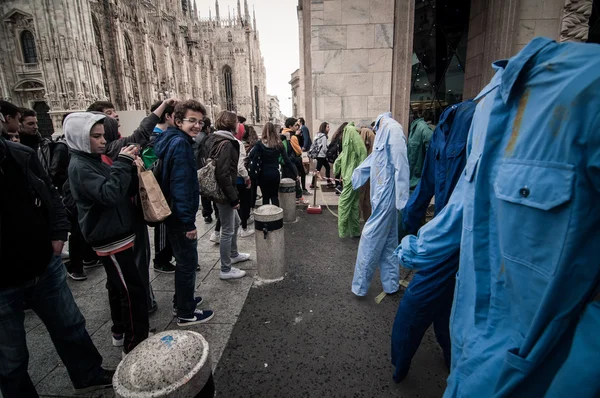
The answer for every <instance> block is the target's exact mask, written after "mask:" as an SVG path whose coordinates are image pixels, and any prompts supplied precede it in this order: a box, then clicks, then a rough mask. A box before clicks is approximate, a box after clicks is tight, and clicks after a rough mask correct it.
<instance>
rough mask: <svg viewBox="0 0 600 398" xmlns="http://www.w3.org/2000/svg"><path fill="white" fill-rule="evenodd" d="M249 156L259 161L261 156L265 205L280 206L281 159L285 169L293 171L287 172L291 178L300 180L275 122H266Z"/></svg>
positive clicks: (262, 188)
mask: <svg viewBox="0 0 600 398" xmlns="http://www.w3.org/2000/svg"><path fill="white" fill-rule="evenodd" d="M248 157H249V159H250V161H258V158H259V157H260V167H261V173H260V176H259V177H258V186H259V187H260V191H261V192H262V201H263V205H268V204H269V203H270V204H272V205H275V206H279V183H280V181H281V180H280V175H279V164H280V163H279V159H280V158H281V159H283V162H284V166H283V167H284V170H288V172H287V173H291V174H287V175H288V176H289V177H290V178H292V179H294V180H298V173H297V172H296V166H294V164H293V163H292V161H291V160H290V157H289V156H288V154H287V151H286V150H285V147H284V146H283V142H282V141H281V138H280V137H279V134H278V133H277V130H276V129H275V125H274V124H273V123H271V122H267V123H266V124H265V126H264V127H263V131H262V135H261V139H260V141H258V142H257V143H256V145H255V146H254V148H253V149H252V151H251V152H250V155H249V156H248Z"/></svg>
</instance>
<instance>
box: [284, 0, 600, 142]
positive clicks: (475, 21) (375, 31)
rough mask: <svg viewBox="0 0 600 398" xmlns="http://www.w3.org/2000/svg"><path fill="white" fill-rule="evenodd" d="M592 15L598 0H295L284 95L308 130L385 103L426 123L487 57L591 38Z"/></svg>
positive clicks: (475, 79) (486, 64) (403, 117)
mask: <svg viewBox="0 0 600 398" xmlns="http://www.w3.org/2000/svg"><path fill="white" fill-rule="evenodd" d="M599 19H600V0H535V1H533V0H470V1H455V0H452V1H451V0H428V1H421V0H417V1H415V0H370V1H367V0H326V1H323V0H299V1H298V22H299V29H300V70H299V73H298V75H296V72H295V73H294V75H293V77H292V81H291V82H290V84H292V91H293V92H294V91H297V92H298V95H297V96H293V98H298V103H297V109H298V112H299V113H302V114H303V115H304V116H305V117H306V122H307V124H309V127H310V128H311V131H314V130H315V126H318V125H319V124H320V122H322V121H328V122H329V123H331V127H332V129H335V128H336V127H337V125H339V124H340V123H342V122H344V121H354V122H356V124H357V125H361V124H370V123H371V121H372V120H374V119H375V118H376V117H377V115H379V114H380V113H382V112H385V111H391V112H392V113H393V115H394V117H395V118H396V119H397V120H398V121H400V122H401V123H402V124H403V125H404V126H405V127H406V126H407V125H408V121H409V116H411V115H412V116H424V117H426V118H427V119H428V120H429V121H431V122H432V123H434V124H435V123H437V121H438V118H439V115H440V114H441V112H442V111H443V109H444V108H445V107H447V106H449V105H451V104H454V103H457V102H460V101H462V100H464V99H468V98H473V97H475V96H476V95H477V93H478V92H479V91H480V90H481V89H482V88H483V87H484V86H485V85H486V84H487V83H488V82H489V81H490V79H491V77H492V76H493V73H494V71H493V69H492V68H491V64H492V62H493V61H495V60H498V59H503V58H509V57H511V56H512V55H514V54H516V53H517V52H519V51H520V50H521V49H522V48H523V47H524V46H525V45H526V44H527V43H528V42H529V41H530V40H531V39H533V38H534V37H535V36H547V37H550V38H552V39H555V40H558V41H566V40H573V41H591V42H595V43H598V42H600V23H599ZM302 96H304V97H303V98H302Z"/></svg>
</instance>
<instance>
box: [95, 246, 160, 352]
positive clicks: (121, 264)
mask: <svg viewBox="0 0 600 398" xmlns="http://www.w3.org/2000/svg"><path fill="white" fill-rule="evenodd" d="M101 258H102V264H104V269H105V270H106V276H107V283H106V287H107V289H108V301H109V305H110V316H111V318H112V321H113V327H112V332H113V333H118V334H122V333H124V334H125V336H124V338H125V340H124V345H123V351H125V353H128V352H129V351H131V350H133V349H134V348H135V347H136V346H137V345H138V344H139V343H141V342H142V341H144V340H145V339H146V338H147V337H148V329H149V323H148V305H147V302H146V291H145V289H144V285H143V283H142V278H141V276H140V273H139V271H138V269H137V267H136V264H135V255H134V253H133V249H127V250H125V251H122V252H119V253H117V254H114V255H110V256H107V257H101Z"/></svg>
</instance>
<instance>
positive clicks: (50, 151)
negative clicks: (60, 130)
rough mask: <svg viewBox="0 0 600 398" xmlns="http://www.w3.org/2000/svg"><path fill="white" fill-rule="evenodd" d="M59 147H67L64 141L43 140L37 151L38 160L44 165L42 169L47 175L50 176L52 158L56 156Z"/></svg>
mask: <svg viewBox="0 0 600 398" xmlns="http://www.w3.org/2000/svg"><path fill="white" fill-rule="evenodd" d="M58 145H64V146H67V143H66V142H65V141H64V140H56V141H54V140H52V138H42V140H41V141H40V146H39V148H38V151H37V156H38V159H39V161H40V163H41V165H42V169H44V171H45V172H46V174H47V175H51V174H50V167H51V165H52V156H54V150H55V149H56V147H57V146H58Z"/></svg>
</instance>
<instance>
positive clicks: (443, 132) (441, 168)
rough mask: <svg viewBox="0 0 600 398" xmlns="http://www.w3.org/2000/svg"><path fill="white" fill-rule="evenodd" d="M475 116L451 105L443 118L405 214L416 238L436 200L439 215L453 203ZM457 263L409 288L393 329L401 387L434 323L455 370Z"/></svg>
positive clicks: (425, 273)
mask: <svg viewBox="0 0 600 398" xmlns="http://www.w3.org/2000/svg"><path fill="white" fill-rule="evenodd" d="M474 112H475V103H474V102H473V101H466V102H463V103H460V104H457V105H452V106H450V107H448V108H446V110H445V111H444V112H443V113H442V115H441V117H440V121H439V123H438V125H437V127H436V129H435V131H434V133H433V137H432V138H431V142H430V144H429V149H428V150H427V155H426V157H425V163H424V165H423V171H422V173H421V180H420V181H419V183H418V185H417V186H416V188H415V190H414V192H413V194H412V195H411V196H410V198H409V200H408V203H407V204H406V207H405V208H404V210H403V211H402V216H403V229H404V230H405V231H406V232H408V233H410V234H414V233H416V232H417V231H418V229H419V227H420V226H421V220H422V219H423V217H424V216H425V212H426V210H427V207H428V206H429V203H431V198H432V197H433V196H434V195H435V214H436V215H437V214H439V212H440V211H441V210H442V209H443V208H444V206H446V203H448V199H450V195H451V193H452V191H453V190H454V187H455V186H456V183H457V182H458V179H459V178H460V176H461V175H462V172H463V170H464V168H465V162H466V160H467V155H466V150H465V147H466V144H467V135H468V133H469V128H470V127H471V120H473V113H474ZM458 258H459V251H458V250H457V251H456V252H455V253H453V254H452V255H451V256H450V257H449V258H448V259H446V260H444V261H442V262H440V263H434V264H431V266H429V267H427V268H424V269H421V270H420V271H419V272H417V273H416V274H415V276H414V278H413V279H412V281H411V282H410V284H409V285H408V288H407V289H406V292H405V293H404V296H403V297H402V301H401V302H400V306H399V307H398V312H397V313H396V319H395V321H394V328H393V329H392V364H393V365H394V366H395V367H396V371H395V372H394V380H395V381H396V382H400V381H402V380H403V379H404V377H406V374H407V373H408V369H409V367H410V362H411V360H412V358H413V356H414V355H415V353H416V352H417V349H418V348H419V344H421V339H422V338H423V335H424V334H425V331H426V330H427V328H429V326H430V325H431V324H432V323H433V327H434V331H435V335H436V338H437V341H438V343H439V345H440V346H441V348H442V351H443V353H444V359H445V361H446V365H447V366H448V368H450V330H449V324H450V310H451V308H452V298H453V296H454V283H455V278H454V276H455V275H456V272H457V271H458Z"/></svg>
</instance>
